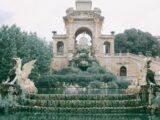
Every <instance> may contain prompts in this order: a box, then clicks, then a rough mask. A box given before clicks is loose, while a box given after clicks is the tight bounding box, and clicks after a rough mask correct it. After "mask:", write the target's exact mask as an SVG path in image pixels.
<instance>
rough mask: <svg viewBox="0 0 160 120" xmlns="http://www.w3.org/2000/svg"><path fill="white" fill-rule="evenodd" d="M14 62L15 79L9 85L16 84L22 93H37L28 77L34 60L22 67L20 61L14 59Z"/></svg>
mask: <svg viewBox="0 0 160 120" xmlns="http://www.w3.org/2000/svg"><path fill="white" fill-rule="evenodd" d="M14 60H15V61H16V77H15V78H14V80H13V81H11V82H10V83H9V84H15V83H16V84H17V85H19V86H20V88H21V89H22V91H23V92H24V93H37V88H36V87H35V85H34V82H32V81H31V80H30V79H29V78H28V77H29V75H30V73H31V71H32V69H33V65H34V64H35V62H36V60H32V61H30V62H28V63H26V64H24V65H23V67H22V60H21V59H20V58H14Z"/></svg>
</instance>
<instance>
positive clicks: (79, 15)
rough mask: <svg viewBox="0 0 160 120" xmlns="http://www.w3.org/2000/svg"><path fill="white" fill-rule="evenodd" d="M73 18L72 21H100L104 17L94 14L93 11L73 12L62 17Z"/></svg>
mask: <svg viewBox="0 0 160 120" xmlns="http://www.w3.org/2000/svg"><path fill="white" fill-rule="evenodd" d="M68 18H73V19H100V20H103V19H104V17H102V16H101V15H99V14H97V13H95V12H94V11H73V12H72V13H70V14H68V15H67V16H65V17H64V19H68Z"/></svg>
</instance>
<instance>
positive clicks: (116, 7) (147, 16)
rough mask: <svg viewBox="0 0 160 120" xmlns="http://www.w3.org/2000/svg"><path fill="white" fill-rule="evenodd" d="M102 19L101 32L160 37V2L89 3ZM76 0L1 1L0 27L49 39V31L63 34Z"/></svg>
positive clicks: (107, 0)
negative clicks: (133, 30) (130, 31)
mask: <svg viewBox="0 0 160 120" xmlns="http://www.w3.org/2000/svg"><path fill="white" fill-rule="evenodd" d="M92 1H93V8H94V7H99V8H101V10H102V15H103V16H104V17H105V21H104V26H103V33H106V34H110V31H116V33H120V32H123V31H124V30H125V29H129V28H133V27H134V28H137V29H141V30H143V31H146V32H150V33H152V34H153V35H156V36H158V35H160V0H92ZM69 7H74V8H75V0H0V26H2V25H3V24H7V25H12V24H16V25H17V26H19V27H21V28H22V30H25V31H28V32H29V31H32V32H37V34H38V36H40V37H42V38H44V37H45V38H46V39H47V40H51V37H52V33H51V31H52V30H57V31H58V33H65V29H64V24H63V19H62V17H63V16H65V10H66V9H67V8H69Z"/></svg>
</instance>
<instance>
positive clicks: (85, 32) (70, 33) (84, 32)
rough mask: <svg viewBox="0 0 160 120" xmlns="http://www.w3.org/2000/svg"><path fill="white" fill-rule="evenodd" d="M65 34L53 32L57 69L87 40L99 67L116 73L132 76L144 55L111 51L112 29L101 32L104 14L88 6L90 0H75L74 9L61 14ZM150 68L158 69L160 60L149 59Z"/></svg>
mask: <svg viewBox="0 0 160 120" xmlns="http://www.w3.org/2000/svg"><path fill="white" fill-rule="evenodd" d="M63 20H64V24H65V30H66V34H63V35H62V34H57V33H56V32H55V31H54V32H53V34H54V35H53V53H54V57H53V61H52V68H53V69H55V70H59V69H62V68H65V67H67V66H68V64H69V61H70V60H71V59H72V57H73V54H74V52H75V50H76V47H77V46H78V44H81V45H82V46H85V44H86V43H87V44H88V45H89V46H90V49H91V55H92V56H94V57H95V58H96V59H97V60H98V61H99V63H100V64H101V66H103V67H105V68H106V69H107V70H109V71H110V72H112V73H114V74H115V75H117V76H122V77H127V78H128V79H132V78H135V77H137V75H138V74H139V72H140V69H141V66H142V64H143V59H144V56H140V55H139V56H138V55H133V54H130V53H125V54H124V53H123V54H122V53H115V50H114V39H115V36H114V32H111V33H110V34H109V35H106V34H102V27H103V22H104V17H103V16H102V15H101V10H100V9H99V8H94V9H92V1H91V0H76V8H75V9H74V8H68V9H67V10H66V16H64V17H63ZM152 68H153V69H154V71H155V72H156V73H158V71H159V70H160V62H157V61H155V60H153V64H152Z"/></svg>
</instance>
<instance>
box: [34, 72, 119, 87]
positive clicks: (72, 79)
mask: <svg viewBox="0 0 160 120" xmlns="http://www.w3.org/2000/svg"><path fill="white" fill-rule="evenodd" d="M115 80H116V77H115V76H113V75H112V74H97V75H93V74H92V75H91V74H88V73H83V72H82V73H80V74H66V75H46V76H43V77H42V78H40V80H39V81H38V82H37V83H36V85H37V87H39V88H46V87H47V88H49V87H51V88H52V87H53V86H56V85H55V84H57V83H66V84H72V85H74V84H78V85H79V86H80V87H87V86H88V85H89V84H90V82H94V81H100V82H105V83H107V82H110V81H115Z"/></svg>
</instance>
